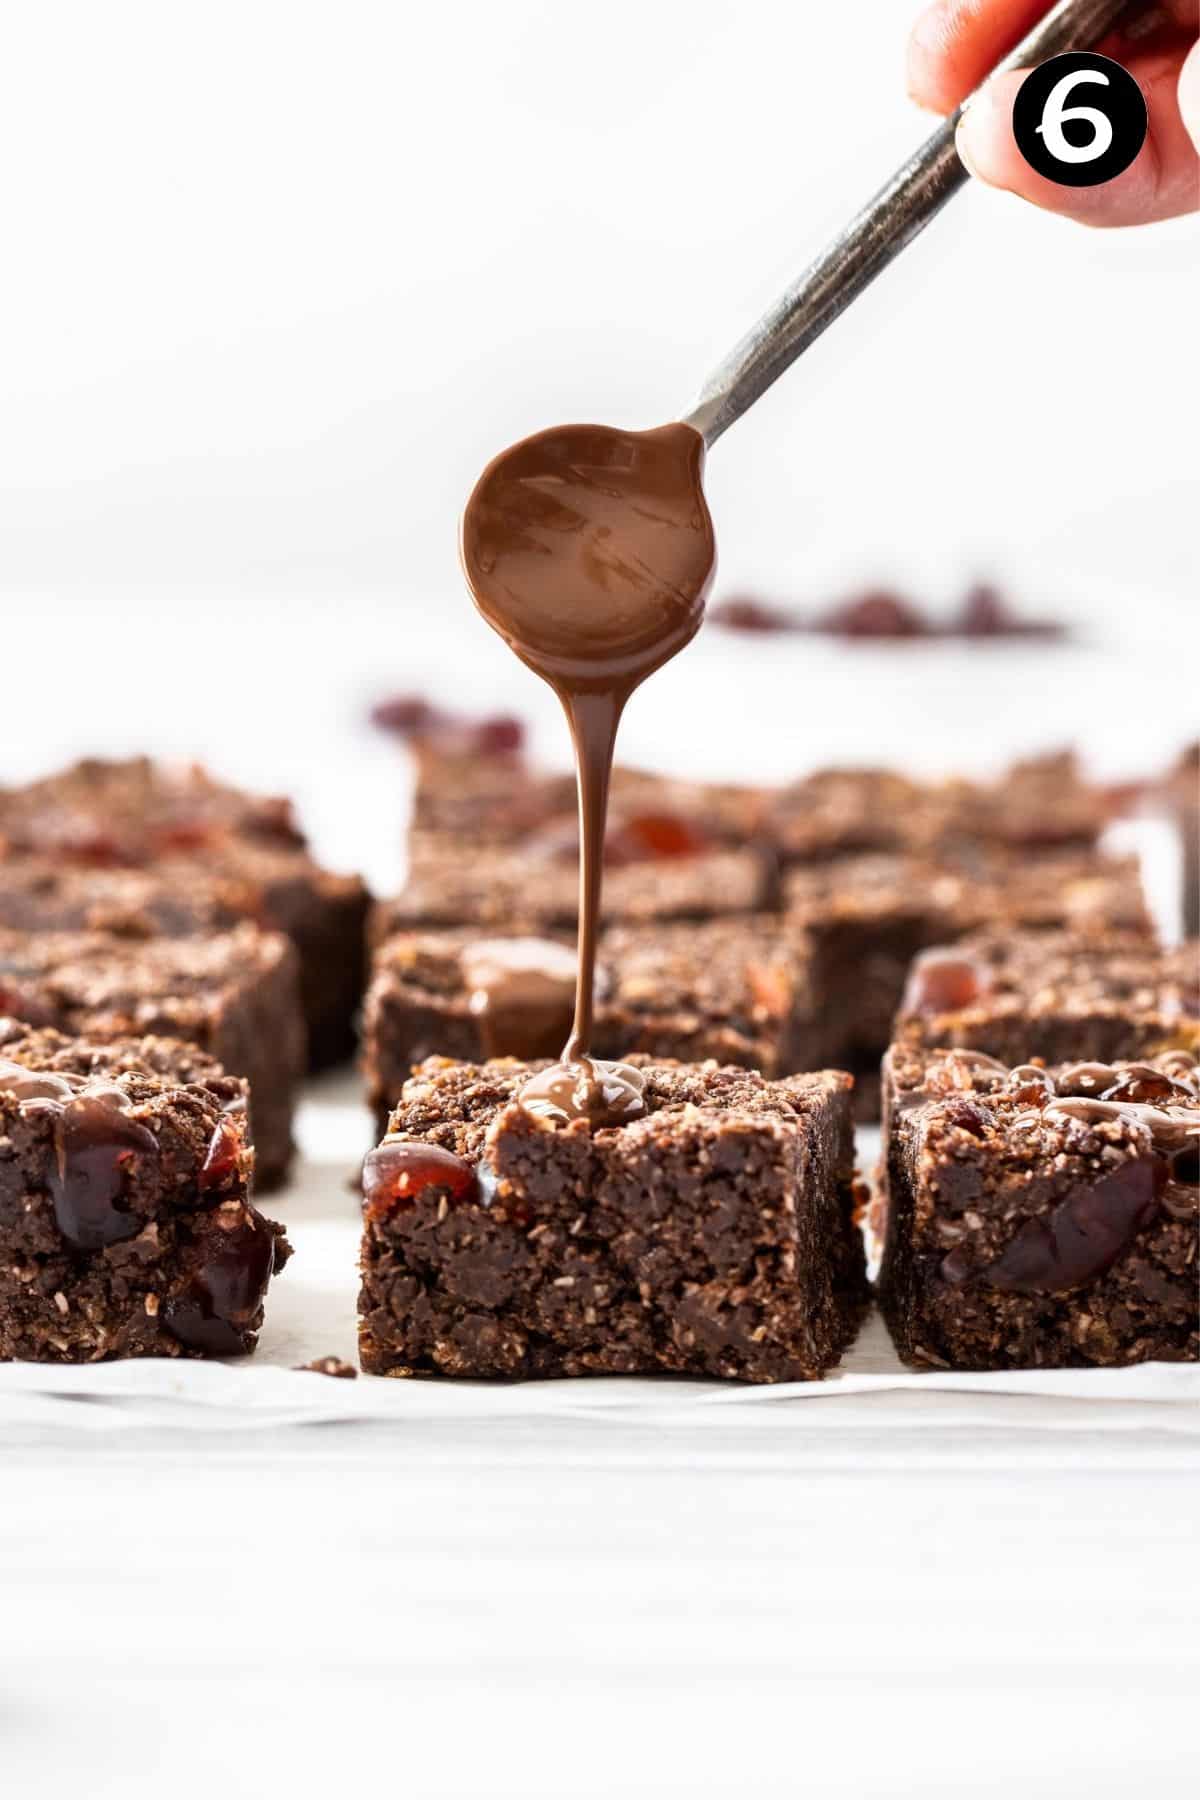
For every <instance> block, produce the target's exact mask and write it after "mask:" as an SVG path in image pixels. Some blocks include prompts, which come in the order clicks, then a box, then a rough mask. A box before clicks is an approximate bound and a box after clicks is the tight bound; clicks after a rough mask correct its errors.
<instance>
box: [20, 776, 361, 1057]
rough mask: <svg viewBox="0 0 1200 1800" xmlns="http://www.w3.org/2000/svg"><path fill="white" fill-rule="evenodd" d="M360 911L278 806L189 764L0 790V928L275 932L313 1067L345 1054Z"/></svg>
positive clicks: (286, 807)
mask: <svg viewBox="0 0 1200 1800" xmlns="http://www.w3.org/2000/svg"><path fill="white" fill-rule="evenodd" d="M47 867H58V868H60V869H64V870H73V871H75V872H76V875H75V879H74V881H73V882H72V883H71V884H70V886H69V888H68V887H67V886H64V887H63V888H62V889H61V890H59V891H57V892H56V891H55V890H54V888H53V886H52V884H49V883H47V881H46V876H45V870H46V869H47ZM119 871H139V872H142V876H143V878H142V880H141V882H140V883H139V882H137V881H133V880H127V881H126V883H125V884H124V891H123V892H122V883H121V882H120V881H119V880H118V878H117V876H118V872H119ZM92 881H94V896H93V898H92V900H91V901H90V902H89V900H88V888H89V883H90V882H92ZM39 883H40V884H41V890H42V899H43V900H44V902H45V907H46V910H45V913H44V916H43V917H42V918H40V919H39V917H38V914H37V888H38V884H39ZM6 895H7V896H8V899H7V900H6V899H5V896H6ZM369 902H370V897H369V895H368V893H367V890H366V888H365V886H364V885H363V883H362V881H361V880H360V878H359V877H358V876H356V875H339V874H334V873H332V872H331V871H329V870H327V869H323V868H321V867H320V865H319V864H318V863H316V862H314V861H313V859H312V857H311V856H310V855H309V854H308V851H307V849H306V847H305V839H304V836H303V834H302V833H301V832H300V830H299V829H298V827H297V825H296V823H295V821H294V819H293V816H292V810H291V805H290V803H289V802H288V801H287V800H283V799H279V798H274V797H263V796H258V795H253V794H245V793H242V792H240V791H239V790H238V789H236V788H231V787H228V786H225V785H224V784H222V783H220V782H217V781H215V780H214V779H213V778H212V777H211V776H210V775H208V774H207V773H206V772H205V771H204V770H203V769H201V768H198V767H196V766H194V765H193V766H189V767H184V768H174V767H171V766H169V765H166V764H162V763H155V762H151V761H150V760H149V759H148V758H146V757H134V758H131V759H129V760H127V761H124V762H104V761H101V760H98V759H95V758H90V759H88V760H85V761H83V762H79V763H76V764H74V765H73V766H72V767H71V768H68V769H65V770H63V771H61V772H60V773H59V774H57V775H52V776H49V777H47V778H46V779H45V780H42V781H35V782H30V783H27V784H26V785H25V786H23V787H18V788H9V789H5V790H0V918H2V919H3V920H4V922H6V923H10V924H16V925H21V926H23V927H25V928H27V929H34V928H37V929H41V928H45V927H49V928H61V927H74V926H87V925H92V924H96V923H103V924H106V925H108V924H112V923H116V924H118V925H122V926H124V924H125V923H128V924H129V925H130V928H133V929H139V928H140V929H147V928H150V929H161V930H165V931H169V932H171V933H172V934H175V933H178V932H181V931H187V930H193V929H201V930H203V929H211V928H212V927H213V926H214V925H221V924H227V923H231V922H232V921H233V920H236V919H249V920H251V921H252V922H254V923H256V924H258V925H262V926H265V927H268V928H270V929H273V930H278V931H283V932H285V933H286V934H287V935H288V936H289V937H290V938H291V939H292V941H293V943H294V944H295V945H296V949H297V951H298V953H299V956H300V982H301V997H302V1001H303V1005H304V1011H305V1019H306V1022H307V1027H308V1041H309V1055H310V1058H311V1060H312V1063H313V1065H314V1066H315V1067H323V1066H325V1065H326V1064H328V1063H331V1062H336V1061H338V1060H339V1059H341V1058H343V1057H345V1056H347V1055H348V1054H349V1053H350V1051H351V1049H352V1048H353V1044H354V1018H355V1014H356V1012H357V1008H358V1005H359V1002H360V1000H361V997H362V989H363V982H364V978H365V956H364V947H363V937H364V928H365V923H366V917H367V909H368V906H369ZM105 913H107V914H108V917H107V918H105V917H104V916H103V915H104V914H105Z"/></svg>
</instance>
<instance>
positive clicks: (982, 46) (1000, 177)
mask: <svg viewBox="0 0 1200 1800" xmlns="http://www.w3.org/2000/svg"><path fill="white" fill-rule="evenodd" d="M1046 7H1047V0H933V4H932V5H929V6H927V7H926V9H925V11H924V12H923V13H922V14H921V17H920V18H919V19H918V20H917V23H916V25H915V26H914V27H913V32H912V36H911V38H910V39H909V45H908V85H909V91H910V92H911V93H912V96H913V98H914V99H915V100H917V101H918V102H919V103H920V104H921V105H922V106H927V107H930V108H932V109H933V111H935V112H940V113H948V112H951V111H953V109H954V108H955V107H956V106H957V105H958V104H959V103H960V101H962V100H963V99H964V98H965V97H966V95H967V94H969V93H970V92H971V90H972V89H973V88H974V87H975V86H976V85H977V84H978V83H979V82H980V81H982V80H983V78H984V76H985V75H986V74H987V72H988V70H989V69H990V68H993V67H994V66H995V64H996V63H997V62H998V61H999V60H1000V58H1001V57H1002V56H1005V55H1007V54H1008V52H1009V51H1010V50H1011V49H1012V48H1013V47H1014V46H1015V45H1016V44H1018V43H1020V41H1021V39H1022V38H1023V37H1024V36H1025V34H1026V32H1028V31H1029V30H1031V29H1032V27H1033V26H1034V25H1036V24H1037V22H1038V20H1039V19H1040V18H1042V17H1043V16H1044V14H1045V12H1046ZM1198 33H1200V0H1159V3H1158V4H1157V5H1155V6H1152V7H1147V8H1146V9H1145V10H1143V12H1141V13H1140V14H1134V15H1132V17H1131V18H1130V19H1129V21H1128V22H1127V23H1126V25H1125V26H1124V28H1123V29H1122V30H1121V31H1118V32H1116V33H1114V34H1113V35H1112V36H1110V37H1108V38H1106V39H1105V40H1104V42H1103V43H1101V44H1097V45H1096V46H1095V48H1096V49H1097V50H1098V51H1099V52H1100V54H1101V55H1103V56H1111V57H1112V58H1113V60H1114V62H1119V63H1120V64H1121V65H1122V67H1123V68H1126V69H1128V71H1129V73H1130V74H1131V75H1132V76H1133V77H1134V79H1135V80H1136V81H1137V83H1138V85H1139V87H1140V88H1141V90H1142V93H1143V94H1144V95H1145V97H1146V107H1147V111H1148V113H1149V131H1148V132H1147V135H1146V142H1145V143H1144V144H1143V146H1142V148H1141V150H1140V151H1139V153H1138V155H1137V157H1136V158H1135V159H1134V161H1133V162H1132V163H1131V164H1130V166H1129V167H1128V168H1127V169H1126V170H1125V171H1124V172H1123V174H1120V175H1117V176H1114V178H1113V179H1112V180H1111V181H1107V182H1104V183H1102V184H1100V185H1099V186H1097V187H1063V186H1060V185H1059V184H1058V183H1057V182H1054V181H1049V180H1047V179H1046V178H1045V177H1044V176H1042V175H1038V174H1037V173H1036V172H1035V170H1033V169H1031V168H1030V166H1029V164H1028V163H1027V162H1026V161H1025V158H1024V157H1023V156H1022V155H1021V152H1020V151H1019V150H1018V148H1017V145H1016V141H1015V139H1014V137H1013V130H1012V110H1013V100H1014V98H1015V96H1016V93H1017V89H1018V88H1019V87H1020V86H1021V83H1022V82H1023V81H1024V79H1025V75H1026V74H1027V73H1028V71H1022V70H1016V71H1014V72H1013V73H1011V74H1002V75H997V76H995V77H994V78H993V79H992V80H991V81H989V82H988V83H987V85H986V86H985V87H984V89H983V91H982V93H980V94H979V95H978V96H977V98H976V99H974V100H973V101H972V102H971V105H970V106H969V107H968V108H967V111H966V113H965V115H964V116H963V119H962V121H961V123H960V124H959V127H958V134H957V144H958V153H959V155H960V156H961V157H962V160H963V162H964V163H965V164H966V166H967V168H968V169H969V170H970V171H971V173H972V174H973V175H975V176H977V177H978V178H979V180H981V181H986V182H987V183H988V184H989V185H990V186H991V187H997V188H1005V189H1007V190H1008V191H1009V192H1010V193H1013V194H1019V195H1020V196H1021V198H1022V199H1024V200H1029V201H1032V203H1033V204H1034V205H1035V206H1041V207H1044V208H1045V209H1046V211H1048V212H1056V213H1062V214H1063V215H1064V216H1065V217H1067V218H1070V219H1078V220H1080V221H1081V222H1082V223H1083V224H1085V225H1145V224H1149V223H1151V222H1152V221H1153V220H1156V219H1170V218H1174V217H1175V216H1176V214H1178V213H1185V212H1192V211H1194V210H1195V208H1196V207H1197V206H1200V156H1198V155H1197V151H1198V149H1200V44H1198V43H1197V35H1198Z"/></svg>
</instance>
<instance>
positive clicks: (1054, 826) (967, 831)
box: [930, 750, 1108, 854]
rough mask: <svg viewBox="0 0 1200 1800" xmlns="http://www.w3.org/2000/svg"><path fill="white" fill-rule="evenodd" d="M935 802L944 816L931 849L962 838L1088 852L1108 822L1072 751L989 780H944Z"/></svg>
mask: <svg viewBox="0 0 1200 1800" xmlns="http://www.w3.org/2000/svg"><path fill="white" fill-rule="evenodd" d="M937 800H938V803H939V804H940V805H941V806H942V807H943V809H944V816H943V818H942V819H941V821H940V822H939V823H938V825H937V831H936V837H935V838H934V839H933V840H931V841H930V842H931V847H932V845H933V844H938V845H940V846H942V847H943V848H946V847H948V846H951V845H952V844H953V843H955V842H956V841H957V840H966V841H967V842H968V843H982V844H991V845H994V846H996V847H997V848H998V849H1001V850H1004V849H1007V850H1020V851H1024V852H1032V853H1034V854H1039V853H1041V852H1044V851H1056V852H1062V851H1068V850H1076V851H1087V850H1089V849H1091V848H1093V847H1094V846H1095V844H1096V843H1097V842H1098V841H1099V838H1100V835H1101V833H1102V831H1103V830H1104V828H1105V826H1106V824H1107V823H1108V806H1107V801H1106V798H1105V795H1104V793H1103V791H1102V790H1101V789H1100V788H1099V787H1097V786H1096V785H1094V784H1093V783H1091V782H1089V781H1087V780H1086V779H1085V778H1084V776H1083V773H1082V771H1081V769H1080V767H1079V762H1078V759H1077V758H1076V756H1075V755H1074V753H1073V752H1072V751H1070V750H1059V751H1054V752H1051V753H1050V754H1048V755H1044V756H1034V757H1030V758H1028V759H1027V760H1026V761H1023V762H1016V763H1014V764H1013V765H1012V767H1011V768H1010V769H1008V770H1007V771H1006V772H1005V773H1004V774H1003V775H1002V776H1001V777H1000V778H999V779H998V780H996V781H993V782H975V781H952V782H947V783H946V784H945V785H944V786H943V787H942V788H941V789H940V790H939V791H938V794H937Z"/></svg>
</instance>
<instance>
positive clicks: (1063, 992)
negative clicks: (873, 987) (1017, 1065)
mask: <svg viewBox="0 0 1200 1800" xmlns="http://www.w3.org/2000/svg"><path fill="white" fill-rule="evenodd" d="M1105 1012H1111V1013H1119V1014H1121V1015H1122V1016H1128V1017H1131V1018H1153V1019H1155V1020H1157V1021H1158V1022H1159V1023H1160V1024H1161V1026H1162V1029H1163V1032H1164V1035H1165V1034H1167V1033H1169V1032H1171V1031H1176V1032H1178V1034H1179V1039H1180V1044H1181V1046H1183V1047H1187V1044H1188V1042H1189V1041H1190V1042H1191V1043H1193V1044H1195V1043H1200V944H1197V943H1191V944H1185V945H1183V946H1182V947H1181V948H1179V949H1176V950H1171V951H1163V950H1160V949H1159V948H1158V946H1157V945H1156V944H1154V943H1153V942H1152V941H1150V940H1148V939H1146V938H1145V937H1142V936H1140V935H1139V934H1138V933H1136V932H1092V933H1080V932H1069V931H1038V932H1002V931H987V932H979V933H975V934H973V935H971V936H968V937H965V938H961V939H959V941H958V942H957V943H955V944H953V945H950V946H947V947H945V948H942V949H935V950H928V951H925V952H924V953H923V954H922V955H920V956H918V958H917V959H916V961H915V963H914V964H913V968H912V972H911V975H910V977H909V984H908V989H907V992H906V994H905V998H904V1005H903V1007H902V1009H901V1012H900V1015H899V1018H898V1021H897V1030H898V1033H899V1034H900V1035H907V1034H909V1033H915V1034H917V1035H919V1034H920V1033H921V1032H922V1031H923V1030H928V1031H930V1032H936V1033H937V1034H939V1035H940V1034H942V1033H945V1032H952V1031H953V1030H954V1028H955V1025H956V1023H958V1024H962V1025H963V1026H964V1028H966V1027H968V1026H969V1025H970V1024H971V1023H972V1022H973V1021H974V1020H975V1019H977V1018H978V1019H982V1018H996V1017H998V1016H1000V1015H1001V1014H1004V1015H1011V1016H1014V1017H1026V1018H1029V1019H1030V1020H1031V1021H1032V1020H1052V1019H1064V1020H1067V1019H1072V1018H1078V1017H1079V1016H1080V1015H1082V1014H1088V1015H1094V1014H1096V1013H1105Z"/></svg>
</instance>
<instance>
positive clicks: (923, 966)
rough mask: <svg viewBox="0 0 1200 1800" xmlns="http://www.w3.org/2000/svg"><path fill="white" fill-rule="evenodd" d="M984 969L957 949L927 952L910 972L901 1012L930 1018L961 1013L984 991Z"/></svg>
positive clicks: (985, 982)
mask: <svg viewBox="0 0 1200 1800" xmlns="http://www.w3.org/2000/svg"><path fill="white" fill-rule="evenodd" d="M987 986H988V975H987V970H986V969H985V968H984V967H983V966H982V965H981V964H980V963H978V962H976V961H975V960H974V958H972V957H970V956H964V955H963V953H962V952H961V951H959V950H926V951H925V952H924V953H923V954H922V955H920V956H918V957H917V958H916V959H915V961H914V962H913V965H912V968H911V969H910V970H909V975H908V985H907V986H906V988H905V990H904V1002H903V1008H902V1010H903V1011H904V1012H906V1013H920V1014H921V1015H922V1016H923V1017H926V1018H928V1017H931V1016H932V1015H934V1014H936V1013H950V1012H962V1011H963V1010H964V1009H965V1008H966V1007H968V1006H973V1005H974V1004H975V1002H976V1001H977V1000H978V999H979V998H980V996H981V995H983V994H984V993H986V992H987Z"/></svg>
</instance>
